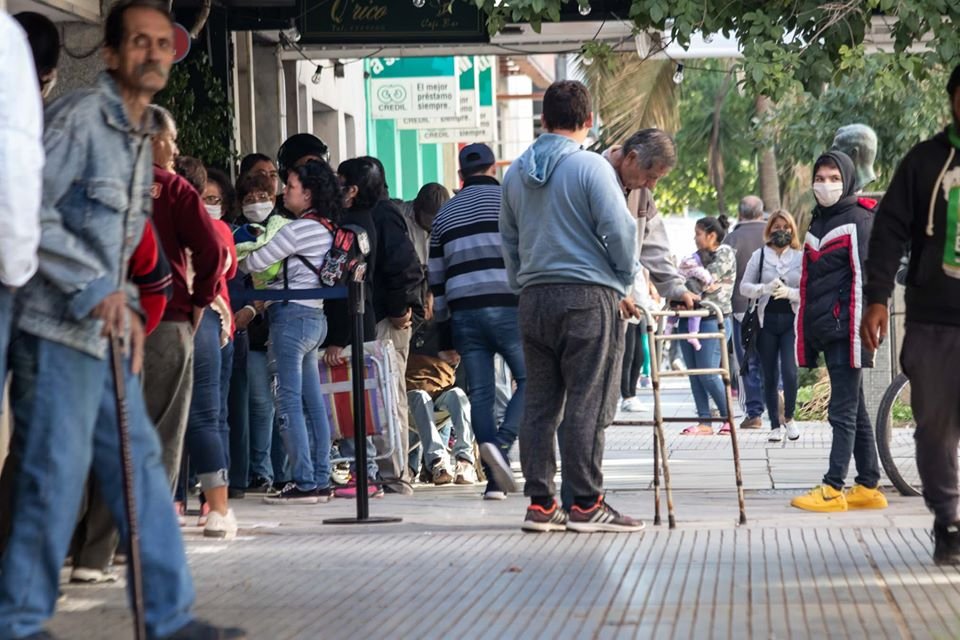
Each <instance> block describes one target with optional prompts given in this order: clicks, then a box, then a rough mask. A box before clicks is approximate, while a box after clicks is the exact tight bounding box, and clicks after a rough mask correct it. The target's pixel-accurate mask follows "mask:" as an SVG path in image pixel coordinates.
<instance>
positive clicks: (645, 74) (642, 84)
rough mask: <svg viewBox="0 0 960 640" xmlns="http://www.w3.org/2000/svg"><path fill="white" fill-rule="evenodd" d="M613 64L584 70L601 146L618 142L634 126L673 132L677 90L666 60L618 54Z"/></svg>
mask: <svg viewBox="0 0 960 640" xmlns="http://www.w3.org/2000/svg"><path fill="white" fill-rule="evenodd" d="M618 58H619V59H618V60H617V63H616V64H613V65H591V66H588V67H586V68H585V69H584V75H585V77H586V82H587V86H589V87H590V91H591V93H592V94H593V96H594V103H595V110H596V112H597V115H598V118H599V120H600V137H601V141H602V143H603V145H604V146H608V145H610V144H616V143H619V142H622V141H623V140H625V139H626V138H627V137H629V136H630V134H631V133H633V132H634V131H637V130H638V129H644V128H647V127H657V128H659V129H663V130H664V131H667V132H668V133H671V134H674V133H676V131H677V130H678V129H679V127H680V109H679V91H678V90H677V85H676V84H675V83H674V82H673V72H674V67H673V64H672V63H671V62H670V61H669V60H643V61H641V60H640V59H639V58H637V56H635V55H632V54H623V55H619V56H618Z"/></svg>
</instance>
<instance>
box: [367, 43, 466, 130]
mask: <svg viewBox="0 0 960 640" xmlns="http://www.w3.org/2000/svg"><path fill="white" fill-rule="evenodd" d="M367 73H368V74H369V80H368V83H369V91H368V93H367V96H368V102H369V108H370V117H371V118H373V119H374V120H395V119H401V118H433V119H438V118H443V117H452V116H456V115H457V113H458V110H459V102H460V80H459V77H458V74H457V59H456V58H453V57H447V58H373V59H371V60H369V61H368V62H367Z"/></svg>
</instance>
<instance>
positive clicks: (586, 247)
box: [500, 133, 638, 295]
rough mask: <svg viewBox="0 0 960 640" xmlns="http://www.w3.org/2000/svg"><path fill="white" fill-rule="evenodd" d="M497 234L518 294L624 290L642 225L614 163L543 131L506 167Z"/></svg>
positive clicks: (634, 263)
mask: <svg viewBox="0 0 960 640" xmlns="http://www.w3.org/2000/svg"><path fill="white" fill-rule="evenodd" d="M500 233H501V235H502V237H503V257H504V261H505V263H506V267H507V276H508V278H509V280H510V286H511V287H513V289H514V290H515V291H518V292H519V291H521V290H522V289H524V288H525V287H528V286H531V285H538V284H593V285H599V286H603V287H608V288H610V289H613V290H614V291H616V292H617V293H619V294H620V295H626V292H627V290H628V289H629V288H630V285H631V284H632V283H633V276H634V274H635V273H636V270H637V268H638V267H637V260H636V251H637V225H636V222H634V220H633V217H632V216H631V215H630V211H629V210H628V209H627V205H626V202H625V200H624V197H623V192H622V190H621V189H620V185H619V182H618V181H617V176H616V173H615V172H614V169H613V167H612V166H610V163H609V162H607V161H606V160H604V159H603V158H602V157H601V156H600V155H598V154H596V153H590V152H587V151H584V150H583V149H582V148H581V147H580V145H578V144H577V143H576V142H574V141H573V140H571V139H569V138H567V137H564V136H559V135H555V134H549V133H548V134H544V135H542V136H540V137H539V138H538V139H537V140H536V142H534V143H533V145H531V146H530V148H529V149H527V150H526V151H525V152H524V154H523V155H522V156H520V158H519V159H517V161H516V162H514V163H513V165H512V166H511V167H510V170H509V171H507V175H506V176H505V177H504V180H503V203H502V205H501V208H500Z"/></svg>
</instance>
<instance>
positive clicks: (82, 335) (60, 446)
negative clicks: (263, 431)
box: [0, 0, 244, 640]
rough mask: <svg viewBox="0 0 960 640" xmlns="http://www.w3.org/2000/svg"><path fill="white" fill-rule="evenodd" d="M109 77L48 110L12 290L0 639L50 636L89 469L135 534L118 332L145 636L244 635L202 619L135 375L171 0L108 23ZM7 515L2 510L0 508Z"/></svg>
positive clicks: (136, 7) (125, 8) (144, 3)
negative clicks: (31, 250) (139, 281)
mask: <svg viewBox="0 0 960 640" xmlns="http://www.w3.org/2000/svg"><path fill="white" fill-rule="evenodd" d="M104 41H105V45H104V50H103V53H104V59H105V61H106V64H107V68H108V71H107V72H106V73H103V74H101V76H100V77H99V78H98V80H97V84H96V86H95V87H93V88H91V89H87V90H82V91H77V92H74V93H71V94H69V95H67V96H65V97H64V98H62V99H61V100H59V101H57V102H55V103H54V104H53V105H51V106H50V108H49V110H48V112H47V114H46V116H47V117H46V130H45V134H44V148H45V151H46V155H47V163H46V166H45V170H44V192H43V201H42V204H41V208H40V221H41V225H42V233H41V239H40V252H39V271H38V274H37V275H36V276H35V277H34V278H33V279H32V280H31V281H30V282H29V283H28V284H27V285H26V286H25V287H24V288H23V289H22V290H21V291H20V293H19V294H18V297H17V310H18V324H17V327H16V331H15V335H14V336H13V339H12V341H11V345H10V363H11V369H12V371H13V387H12V393H11V400H12V405H13V409H14V411H13V413H14V415H15V416H16V429H15V440H16V442H15V443H14V446H15V447H16V448H17V450H18V452H19V454H20V459H21V461H22V463H21V470H20V474H19V476H18V477H17V480H16V487H15V489H14V503H13V504H14V511H13V513H12V514H10V517H11V519H12V524H13V529H12V532H11V536H10V540H9V544H8V546H7V548H6V550H5V553H4V555H3V558H2V560H0V640H7V639H10V638H24V637H45V636H43V635H42V633H43V632H42V627H43V624H44V622H45V621H46V620H47V619H48V618H49V617H50V616H51V615H52V614H53V611H54V605H55V603H56V599H57V587H58V582H59V575H60V567H61V565H62V564H63V558H64V557H65V556H66V552H67V546H68V543H69V541H70V534H71V533H72V532H73V528H74V525H75V524H76V516H77V510H78V507H79V503H80V498H81V495H80V494H81V492H82V491H83V486H84V481H85V478H86V477H87V473H88V470H89V469H90V468H91V463H92V468H93V470H94V472H95V473H96V475H97V477H98V480H99V482H100V486H101V489H102V492H103V496H104V499H105V501H106V503H107V505H108V506H109V508H110V510H111V511H112V513H113V514H114V518H115V519H116V520H117V522H118V524H119V525H120V531H121V536H122V537H126V533H127V530H126V522H125V518H124V509H123V495H122V490H121V486H122V483H121V482H120V477H121V470H120V453H119V444H118V438H117V425H116V421H117V415H116V397H115V395H114V387H113V379H112V374H111V369H110V365H109V361H108V359H107V355H108V343H107V337H106V336H108V335H119V336H123V338H124V343H125V345H126V348H127V350H128V352H129V358H128V359H127V360H126V381H125V382H126V388H127V393H128V395H127V402H126V411H127V415H128V418H129V423H130V426H129V429H130V437H131V443H132V451H133V472H134V473H133V477H134V482H135V494H136V503H137V512H138V513H137V517H138V518H139V519H140V531H141V534H140V535H141V542H142V559H143V581H144V594H145V604H146V626H147V632H148V635H149V636H150V637H151V638H208V637H217V638H240V637H244V634H243V633H242V632H240V631H238V630H227V631H223V630H217V629H214V628H212V627H210V626H209V625H206V624H203V623H199V622H196V621H194V620H193V618H192V614H191V611H190V609H191V606H192V604H193V599H194V593H193V585H192V582H191V579H190V573H189V569H188V568H187V564H186V557H185V554H184V549H183V541H182V539H181V537H180V532H179V527H178V525H177V520H176V517H175V515H174V513H173V509H172V508H171V507H170V490H169V485H168V483H167V479H166V474H165V473H164V471H163V467H162V465H161V462H160V445H159V442H158V440H157V435H156V432H155V430H154V428H153V426H152V425H151V424H150V420H149V419H148V418H147V414H146V411H145V408H144V402H143V396H142V394H141V393H140V391H139V383H138V381H137V378H136V377H135V376H136V374H137V373H138V371H139V369H140V366H141V360H142V353H143V324H142V320H141V317H140V312H139V309H138V303H137V293H136V290H135V288H134V287H132V286H131V285H129V284H128V280H127V265H128V264H129V263H130V256H131V254H132V253H133V251H134V249H136V247H137V245H138V243H139V242H140V238H141V236H142V234H143V227H144V223H145V221H146V219H147V216H148V215H149V214H150V206H151V204H150V203H151V195H150V190H151V185H152V184H153V169H152V152H151V147H150V138H149V134H150V128H149V126H144V120H145V119H144V117H143V116H144V113H145V110H146V107H147V105H148V104H149V103H150V101H151V100H152V98H153V96H154V94H155V93H156V92H157V91H159V90H160V89H162V88H163V87H164V85H165V84H166V80H167V75H168V73H169V70H170V66H171V64H172V63H173V54H174V51H173V25H172V22H171V19H170V16H169V14H168V12H167V5H166V3H165V2H163V0H125V1H123V2H121V3H119V4H117V5H115V6H114V7H113V8H112V9H111V11H110V14H109V16H108V17H107V19H106V28H105V38H104ZM5 515H6V514H5Z"/></svg>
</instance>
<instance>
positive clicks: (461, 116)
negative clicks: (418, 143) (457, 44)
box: [397, 56, 480, 130]
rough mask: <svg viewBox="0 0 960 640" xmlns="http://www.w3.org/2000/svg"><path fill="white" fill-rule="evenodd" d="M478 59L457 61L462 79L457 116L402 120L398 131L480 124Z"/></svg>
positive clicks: (398, 122) (469, 57)
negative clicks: (478, 110) (478, 109)
mask: <svg viewBox="0 0 960 640" xmlns="http://www.w3.org/2000/svg"><path fill="white" fill-rule="evenodd" d="M476 60H478V58H474V57H473V56H460V57H458V58H457V59H456V61H457V63H456V64H457V71H458V76H459V78H460V107H459V109H458V110H457V113H456V115H453V116H447V117H445V118H440V119H439V120H438V119H437V118H431V117H427V116H424V117H417V118H400V119H398V120H397V129H400V130H408V129H431V128H438V129H446V128H461V127H475V126H477V125H478V124H479V123H480V120H479V117H478V112H477V107H478V106H479V105H478V100H477V90H476V89H477V74H478V70H477V64H476V63H475V61H476Z"/></svg>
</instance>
